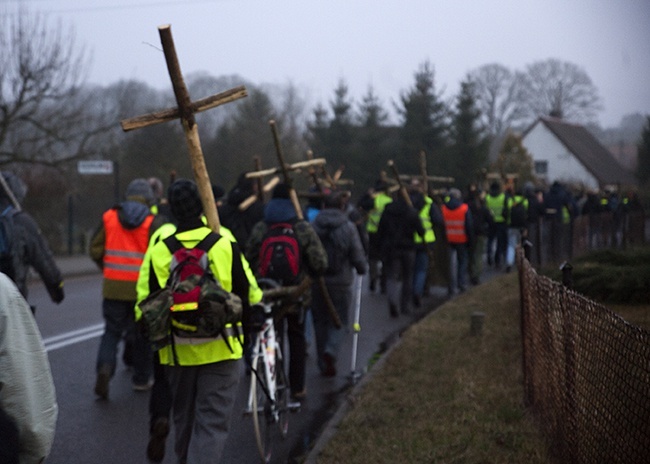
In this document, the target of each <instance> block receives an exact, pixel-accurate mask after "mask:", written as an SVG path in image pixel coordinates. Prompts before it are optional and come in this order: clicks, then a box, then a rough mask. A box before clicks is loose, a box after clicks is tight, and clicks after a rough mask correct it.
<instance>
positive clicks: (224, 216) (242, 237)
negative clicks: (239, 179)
mask: <svg viewBox="0 0 650 464" xmlns="http://www.w3.org/2000/svg"><path fill="white" fill-rule="evenodd" d="M252 194H253V191H252V190H249V189H245V188H243V187H241V186H239V185H236V186H235V187H234V188H233V189H232V190H231V191H230V192H228V197H227V198H226V202H225V203H224V204H223V205H221V207H219V219H220V220H221V223H222V224H223V225H224V226H225V227H227V228H228V229H229V230H230V231H231V232H232V233H233V235H234V236H235V238H236V239H237V243H239V244H240V246H241V247H243V246H244V245H245V244H246V242H247V241H248V236H249V234H250V232H251V230H252V229H253V227H254V226H255V224H257V223H258V222H259V221H261V220H262V218H263V217H264V203H262V202H261V201H260V200H255V202H254V203H253V204H251V205H250V206H249V207H248V208H246V209H245V210H243V211H240V209H239V205H240V204H241V203H242V202H243V201H244V200H246V199H247V198H249V197H250V196H251V195H252Z"/></svg>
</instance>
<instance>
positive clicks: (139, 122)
mask: <svg viewBox="0 0 650 464" xmlns="http://www.w3.org/2000/svg"><path fill="white" fill-rule="evenodd" d="M158 32H159V34H160V41H161V43H162V47H163V51H164V53H165V60H166V62H167V70H168V71H169V77H170V78H171V81H172V87H173V88H174V95H175V97H176V103H177V105H178V106H177V107H176V108H170V109H166V110H163V111H159V112H156V113H150V114H146V115H143V116H137V117H135V118H130V119H125V120H123V121H121V122H120V124H121V126H122V130H124V131H125V132H127V131H130V130H134V129H140V128H141V127H147V126H151V125H154V124H160V123H163V122H167V121H171V120H174V119H179V118H180V120H181V124H182V125H183V132H184V133H185V141H186V143H187V147H188V149H189V155H190V162H191V164H192V172H193V174H194V180H195V181H196V184H197V186H198V188H199V195H200V197H201V203H202V204H203V212H204V213H205V216H206V218H207V220H208V226H209V227H210V229H212V230H213V231H214V232H217V233H218V232H219V229H220V227H221V225H220V222H219V214H218V212H217V207H216V204H215V201H214V194H213V192H212V183H211V182H210V176H209V175H208V170H207V168H206V166H205V158H204V156H203V150H202V149H201V141H200V139H199V129H198V126H197V124H196V120H195V118H194V114H195V113H198V112H200V111H205V110H208V109H210V108H214V107H216V106H219V105H223V104H225V103H229V102H232V101H234V100H237V99H239V98H242V97H245V96H246V95H247V92H246V88H245V87H244V86H240V87H236V88H234V89H231V90H228V91H226V92H222V93H219V94H216V95H212V96H210V97H207V98H204V99H201V100H197V101H195V102H192V101H191V100H190V94H189V92H188V91H187V87H186V86H185V81H184V80H183V74H182V73H181V68H180V65H179V63H178V57H177V56H176V49H175V47H174V41H173V39H172V33H171V26H170V25H169V24H165V25H162V26H159V27H158Z"/></svg>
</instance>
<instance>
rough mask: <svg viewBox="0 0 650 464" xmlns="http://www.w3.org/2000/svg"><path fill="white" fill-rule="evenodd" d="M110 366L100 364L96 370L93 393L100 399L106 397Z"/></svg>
mask: <svg viewBox="0 0 650 464" xmlns="http://www.w3.org/2000/svg"><path fill="white" fill-rule="evenodd" d="M111 371H112V369H111V366H109V365H108V364H102V365H101V366H100V367H99V369H98V370H97V381H96V382H95V395H97V396H99V397H100V398H101V399H102V400H106V399H108V382H109V381H110V380H111Z"/></svg>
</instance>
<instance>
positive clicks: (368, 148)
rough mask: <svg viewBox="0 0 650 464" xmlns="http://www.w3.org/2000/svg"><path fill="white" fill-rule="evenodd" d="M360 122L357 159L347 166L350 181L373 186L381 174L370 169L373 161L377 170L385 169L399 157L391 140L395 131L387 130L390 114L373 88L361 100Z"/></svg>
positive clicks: (369, 88)
mask: <svg viewBox="0 0 650 464" xmlns="http://www.w3.org/2000/svg"><path fill="white" fill-rule="evenodd" d="M356 121H357V124H358V127H357V129H356V132H355V133H356V137H355V143H354V149H353V155H354V156H355V158H354V159H352V160H350V162H349V163H347V165H346V170H345V171H346V177H348V178H353V179H354V180H355V182H356V183H358V184H359V185H361V186H371V185H373V184H374V182H375V180H376V179H377V176H378V174H379V172H377V171H375V170H373V169H368V161H370V160H372V164H374V165H376V166H385V165H386V163H387V162H388V160H389V159H390V156H391V154H394V153H395V149H394V147H393V146H392V145H393V144H392V143H391V142H392V141H391V139H390V134H391V128H389V127H387V126H386V124H387V122H388V113H387V112H386V110H385V109H384V108H383V106H382V104H381V101H380V99H379V98H378V97H377V95H376V94H375V92H374V89H373V88H372V86H369V87H368V91H367V92H366V94H365V95H364V96H363V97H362V99H361V103H360V104H359V107H358V113H357V116H356ZM393 132H394V131H393Z"/></svg>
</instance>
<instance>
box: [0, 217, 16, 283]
mask: <svg viewBox="0 0 650 464" xmlns="http://www.w3.org/2000/svg"><path fill="white" fill-rule="evenodd" d="M17 212H18V211H16V209H15V208H13V207H12V206H7V208H6V209H5V210H4V211H3V212H2V213H0V272H2V273H3V274H6V275H7V277H9V278H10V279H11V280H14V279H15V277H16V270H15V268H14V215H15V214H16V213H17Z"/></svg>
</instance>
